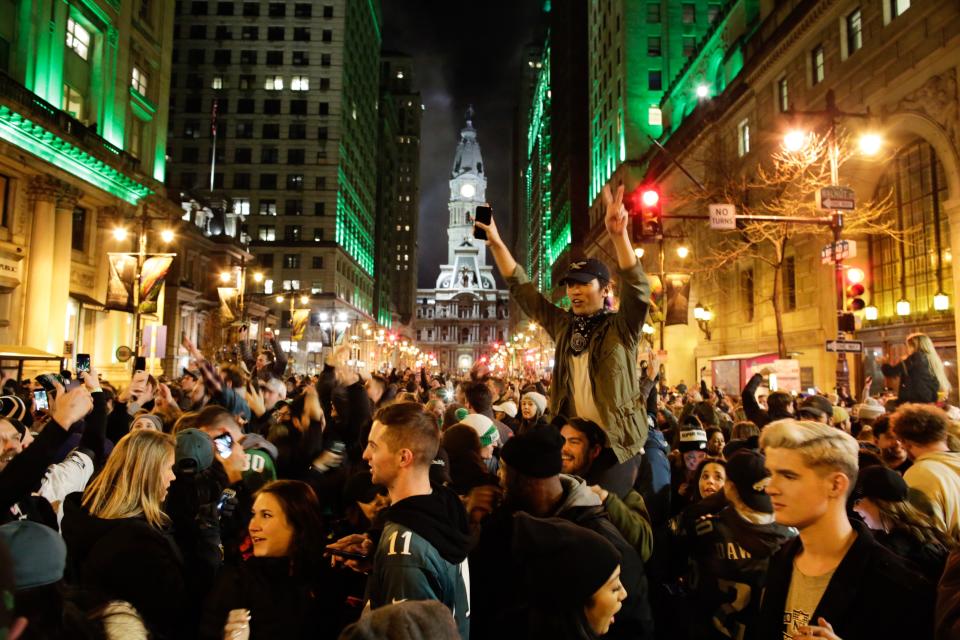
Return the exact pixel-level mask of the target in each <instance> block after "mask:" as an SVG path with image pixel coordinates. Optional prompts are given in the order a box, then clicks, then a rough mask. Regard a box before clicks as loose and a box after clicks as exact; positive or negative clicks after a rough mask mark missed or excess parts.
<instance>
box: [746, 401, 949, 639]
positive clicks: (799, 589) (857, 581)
mask: <svg viewBox="0 0 960 640" xmlns="http://www.w3.org/2000/svg"><path fill="white" fill-rule="evenodd" d="M760 446H761V448H762V449H763V450H764V454H765V455H766V468H767V470H768V471H769V472H770V480H769V483H768V484H767V487H766V492H767V494H768V495H769V496H770V499H771V502H772V503H773V511H774V516H775V518H776V521H777V522H778V523H780V524H782V525H786V526H789V527H795V528H797V529H798V530H799V532H800V535H799V536H798V537H797V538H795V539H793V540H791V541H790V542H788V543H786V544H785V545H784V546H783V547H782V548H781V549H780V551H779V552H778V553H777V554H776V555H775V556H774V557H773V558H772V559H771V561H770V568H769V572H768V574H767V582H766V586H765V589H764V594H763V598H762V602H761V608H760V615H759V616H758V618H757V622H756V624H755V625H754V627H753V629H751V632H750V633H751V636H752V637H754V638H764V639H769V638H784V639H788V638H789V639H791V640H800V639H802V640H808V639H812V638H817V639H818V640H823V639H826V640H839V639H840V638H842V639H843V640H853V639H855V638H864V639H866V638H901V637H904V638H906V637H910V638H928V637H930V636H931V635H932V627H933V603H934V590H933V585H931V584H930V583H929V582H927V581H926V580H924V579H923V578H922V577H921V576H919V575H918V574H916V573H914V572H913V571H911V570H909V569H907V568H906V567H905V566H904V565H903V564H902V563H901V561H900V559H899V558H898V557H897V556H895V555H893V554H892V553H891V552H890V551H887V550H886V549H885V548H884V547H882V546H880V544H878V543H877V542H876V541H875V540H874V539H873V537H872V536H871V535H870V532H869V530H868V529H867V527H865V526H864V525H862V524H861V523H859V522H851V521H850V520H849V518H848V517H847V498H848V496H849V495H850V492H851V491H852V490H853V487H854V484H855V483H856V480H857V471H858V452H859V448H858V446H857V442H856V440H854V439H853V437H852V436H850V434H848V433H845V432H843V431H840V430H838V429H834V428H833V427H831V426H828V425H825V424H821V423H818V422H810V421H803V420H793V419H788V420H778V421H776V422H772V423H770V424H769V425H767V426H766V427H765V428H764V430H763V432H762V433H761V435H760ZM894 611H896V612H898V613H897V614H896V615H891V612H894Z"/></svg>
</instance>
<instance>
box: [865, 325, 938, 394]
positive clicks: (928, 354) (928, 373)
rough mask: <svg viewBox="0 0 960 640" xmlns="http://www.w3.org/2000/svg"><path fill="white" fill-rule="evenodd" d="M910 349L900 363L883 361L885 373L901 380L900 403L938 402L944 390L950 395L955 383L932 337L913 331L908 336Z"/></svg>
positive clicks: (882, 367) (882, 365)
mask: <svg viewBox="0 0 960 640" xmlns="http://www.w3.org/2000/svg"><path fill="white" fill-rule="evenodd" d="M907 350H908V351H909V353H908V354H907V356H906V357H905V358H903V359H902V360H900V361H899V362H896V363H891V362H886V361H884V362H881V364H880V368H881V370H882V371H883V375H885V376H887V377H888V378H899V379H900V389H899V391H898V393H897V404H903V403H905V402H936V401H937V400H938V399H939V395H940V394H941V393H942V394H943V395H944V396H946V395H948V394H949V393H950V390H951V388H952V386H951V384H950V380H948V379H947V373H946V371H945V370H944V368H943V361H942V360H941V359H940V356H939V355H937V350H936V348H935V347H934V346H933V341H932V340H931V339H930V336H928V335H926V334H924V333H912V334H910V335H909V336H907Z"/></svg>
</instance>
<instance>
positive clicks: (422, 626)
mask: <svg viewBox="0 0 960 640" xmlns="http://www.w3.org/2000/svg"><path fill="white" fill-rule="evenodd" d="M340 640H460V633H459V631H457V625H456V622H455V621H454V619H453V615H451V613H450V609H448V608H447V607H445V606H444V605H443V604H441V603H440V602H438V601H437V600H405V601H403V602H397V603H396V604H388V605H386V606H384V607H378V608H376V609H374V610H373V611H371V612H370V613H369V614H367V615H364V616H363V617H361V618H360V619H359V620H358V621H356V622H354V623H353V624H351V625H350V626H348V627H347V628H346V629H344V630H343V633H342V634H341V635H340Z"/></svg>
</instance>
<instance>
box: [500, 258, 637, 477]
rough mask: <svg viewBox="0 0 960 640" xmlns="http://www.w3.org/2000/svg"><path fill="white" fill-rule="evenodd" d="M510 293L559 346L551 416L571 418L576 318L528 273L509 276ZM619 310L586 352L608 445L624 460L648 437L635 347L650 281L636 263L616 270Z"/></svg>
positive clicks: (604, 322) (605, 320)
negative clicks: (539, 288) (572, 342)
mask: <svg viewBox="0 0 960 640" xmlns="http://www.w3.org/2000/svg"><path fill="white" fill-rule="evenodd" d="M506 280H507V283H508V284H509V285H510V295H511V297H513V298H514V299H515V300H516V301H517V303H518V304H519V305H520V308H521V309H523V310H524V312H525V313H526V314H527V315H529V316H530V317H531V318H533V319H534V320H536V321H537V322H539V323H540V325H541V326H543V328H544V329H545V330H546V332H547V333H548V334H549V335H550V337H551V338H552V339H553V341H554V343H555V344H556V353H557V358H556V364H555V365H554V370H553V383H552V384H551V388H550V415H552V416H568V417H569V416H571V415H572V414H571V408H572V406H573V402H572V401H573V390H572V389H571V384H572V381H571V371H570V363H569V358H568V356H569V354H570V353H572V351H571V349H570V340H571V336H572V334H573V329H572V324H573V314H572V313H570V312H567V311H564V310H563V309H561V308H559V307H557V306H555V305H554V304H553V303H552V302H550V300H548V299H547V298H546V297H544V296H543V295H542V294H541V293H540V292H539V291H538V290H537V288H536V287H535V286H534V285H533V283H531V282H530V281H529V279H528V278H527V274H526V273H525V272H524V270H523V269H522V268H521V267H520V266H517V268H516V270H514V272H513V273H512V274H510V276H509V277H507V278H506ZM618 281H619V284H620V309H619V310H618V311H617V312H616V313H609V314H606V315H605V316H604V317H603V318H602V319H601V320H600V321H599V322H598V324H597V326H596V327H595V328H594V329H593V330H592V331H591V332H590V338H589V343H588V347H587V351H589V356H588V357H589V366H590V372H591V380H592V382H593V385H592V386H593V399H594V403H595V404H596V407H597V411H598V412H599V413H600V416H601V417H602V418H603V419H602V421H601V424H600V426H601V427H603V429H604V431H606V433H607V438H608V440H609V446H610V448H611V449H613V452H614V453H615V454H616V455H617V459H618V460H619V461H620V462H626V461H627V460H629V459H630V458H632V457H634V456H635V455H637V454H639V453H642V452H643V444H644V442H645V441H646V439H647V416H646V409H645V407H646V400H647V399H646V397H645V396H642V394H641V393H640V388H639V379H638V376H637V348H638V345H639V344H640V336H641V331H640V330H641V328H642V327H643V323H644V321H645V320H646V317H647V310H648V308H649V307H650V282H649V280H647V276H646V274H645V273H644V272H643V266H642V265H641V264H640V262H639V261H637V263H636V265H635V266H633V267H632V268H630V269H625V270H620V271H619V272H618Z"/></svg>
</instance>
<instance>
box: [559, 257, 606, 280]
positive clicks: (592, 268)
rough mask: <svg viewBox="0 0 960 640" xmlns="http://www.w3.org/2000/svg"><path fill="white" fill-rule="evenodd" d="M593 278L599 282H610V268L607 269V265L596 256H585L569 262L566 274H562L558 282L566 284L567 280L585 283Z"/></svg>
mask: <svg viewBox="0 0 960 640" xmlns="http://www.w3.org/2000/svg"><path fill="white" fill-rule="evenodd" d="M593 279H597V280H599V281H600V282H610V270H609V269H607V265H605V264H603V263H602V262H600V261H599V260H597V259H596V258H587V259H585V260H577V261H575V262H571V263H570V268H569V269H567V275H565V276H563V279H562V280H561V281H560V284H567V283H568V282H579V283H582V284H587V283H588V282H590V281H591V280H593Z"/></svg>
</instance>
